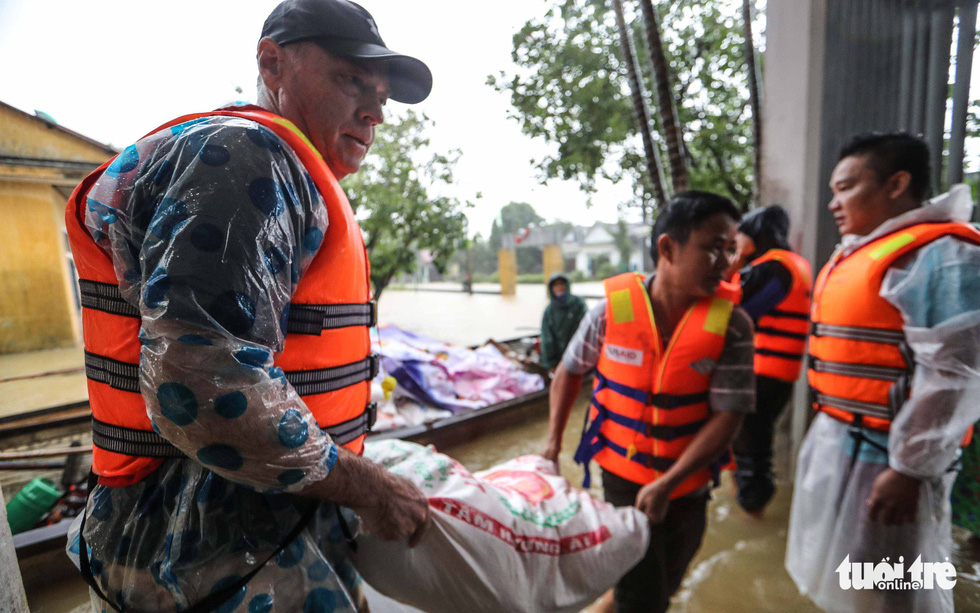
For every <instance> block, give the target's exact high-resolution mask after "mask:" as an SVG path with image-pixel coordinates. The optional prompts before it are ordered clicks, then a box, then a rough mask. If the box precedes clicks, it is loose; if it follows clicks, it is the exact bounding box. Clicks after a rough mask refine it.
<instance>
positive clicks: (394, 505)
mask: <svg viewBox="0 0 980 613" xmlns="http://www.w3.org/2000/svg"><path fill="white" fill-rule="evenodd" d="M302 494H303V495H305V496H310V497H313V498H318V499H320V500H328V501H331V502H335V503H337V504H340V505H343V506H346V507H349V508H351V509H353V510H354V511H355V512H357V514H358V515H359V516H360V517H361V519H362V520H363V521H364V523H365V527H366V528H367V530H368V532H370V533H371V534H373V535H374V536H377V537H378V538H380V539H382V540H393V541H394V540H403V539H408V544H409V546H414V545H415V544H416V543H417V542H418V541H419V539H421V538H422V535H423V534H424V533H425V530H426V529H427V528H428V526H429V521H430V520H429V503H428V500H427V499H426V497H425V495H424V494H423V493H422V492H421V491H420V490H419V489H418V488H417V487H415V485H414V484H413V483H412V482H411V481H409V480H407V479H405V478H403V477H399V476H398V475H395V474H392V473H389V472H387V471H385V470H384V469H383V468H381V467H380V466H378V465H377V464H375V463H373V462H371V461H370V460H366V459H364V458H362V457H359V456H356V455H354V454H353V453H350V452H349V451H346V450H344V449H339V455H338V456H337V463H336V464H334V467H333V468H332V469H331V470H330V474H328V475H327V477H326V478H325V479H323V480H321V481H318V482H316V483H314V484H313V485H311V486H310V487H309V488H307V489H305V490H303V492H302Z"/></svg>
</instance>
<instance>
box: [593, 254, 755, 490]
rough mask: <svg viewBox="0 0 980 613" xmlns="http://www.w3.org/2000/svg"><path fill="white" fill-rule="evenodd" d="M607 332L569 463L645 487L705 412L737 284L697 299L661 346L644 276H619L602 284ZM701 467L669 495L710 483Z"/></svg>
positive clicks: (679, 448)
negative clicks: (582, 425) (585, 415)
mask: <svg viewBox="0 0 980 613" xmlns="http://www.w3.org/2000/svg"><path fill="white" fill-rule="evenodd" d="M604 287H605V292H606V335H605V339H604V341H603V346H602V352H601V354H600V357H599V362H598V366H597V370H598V374H597V376H596V380H595V385H594V389H593V396H592V405H591V408H590V410H589V412H588V418H589V420H590V421H589V423H588V425H587V427H586V428H585V429H584V432H583V435H582V441H581V443H580V445H579V448H578V450H577V451H576V454H575V460H576V461H577V462H579V463H581V464H584V465H585V468H586V471H585V474H586V480H585V486H586V487H588V485H589V483H590V474H589V470H588V464H589V461H590V460H591V459H592V458H593V457H594V458H595V459H596V461H597V462H598V463H599V465H600V466H602V467H603V468H604V469H606V470H608V471H610V472H612V473H615V474H617V475H619V476H620V477H623V478H624V479H628V480H630V481H633V482H634V483H640V484H646V483H649V482H651V481H653V480H655V479H657V478H658V477H659V476H660V475H662V474H663V473H664V472H666V471H667V470H668V469H669V468H670V466H672V465H673V463H674V462H675V461H676V460H677V458H678V457H680V455H681V453H683V451H684V449H685V448H686V447H687V445H688V444H689V443H690V441H691V440H692V438H693V437H694V435H695V434H697V432H698V430H700V428H701V427H702V426H703V425H704V423H705V422H706V421H707V419H708V416H709V413H710V411H709V408H708V390H709V384H710V379H711V372H712V371H713V369H714V364H715V363H716V362H717V360H718V358H719V356H720V355H721V352H722V349H723V348H724V343H725V334H726V332H727V330H728V322H729V319H730V318H731V313H732V309H733V308H734V299H736V298H737V294H738V292H737V288H723V287H722V288H719V290H718V292H717V293H716V294H715V296H713V297H710V298H706V299H703V300H699V301H697V302H696V303H695V304H693V305H692V306H691V307H690V308H689V309H688V311H687V313H685V315H684V317H683V318H682V320H681V321H680V322H679V323H678V325H677V328H676V330H675V331H674V334H673V337H672V338H671V339H670V340H669V343H667V344H666V346H664V343H663V342H662V340H661V339H660V336H659V332H658V331H657V328H656V324H655V323H654V318H653V309H652V307H651V305H650V299H649V296H648V294H647V289H646V287H645V286H644V284H643V277H642V276H640V275H638V274H636V273H626V274H623V275H618V276H616V277H612V278H610V279H606V281H605V282H604ZM711 477H712V471H711V470H710V469H707V468H706V469H704V470H702V471H699V472H698V473H695V474H694V475H691V476H690V477H688V478H687V479H685V480H684V481H683V482H682V483H681V485H680V486H679V487H678V488H677V489H676V490H675V491H674V492H673V493H672V495H671V496H672V497H674V498H676V497H678V496H683V495H685V494H687V493H690V492H692V491H694V490H696V489H698V488H700V487H703V486H705V485H707V484H708V483H709V482H710V481H711Z"/></svg>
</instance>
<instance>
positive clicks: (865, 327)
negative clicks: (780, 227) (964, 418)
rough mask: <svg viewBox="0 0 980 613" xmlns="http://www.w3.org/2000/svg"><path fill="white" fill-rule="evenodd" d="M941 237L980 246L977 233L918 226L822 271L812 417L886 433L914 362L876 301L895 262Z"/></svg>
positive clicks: (888, 310)
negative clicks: (818, 413)
mask: <svg viewBox="0 0 980 613" xmlns="http://www.w3.org/2000/svg"><path fill="white" fill-rule="evenodd" d="M943 236H955V237H957V238H960V239H962V240H966V241H969V242H972V243H975V244H980V232H978V231H977V230H975V229H973V228H972V227H970V226H969V225H967V224H965V223H955V222H949V223H924V224H918V225H914V226H911V227H908V228H904V229H902V230H899V231H897V232H893V233H891V234H888V235H886V236H883V237H881V238H879V239H877V240H874V241H871V242H870V243H868V244H867V245H864V246H862V247H861V248H859V249H857V250H856V251H854V252H853V253H851V254H850V255H848V256H846V257H841V256H838V257H835V258H834V259H832V260H831V261H830V262H829V263H827V265H826V266H824V267H823V270H821V271H820V275H819V276H818V277H817V283H816V287H815V290H814V300H813V310H812V313H811V319H812V321H813V324H812V329H811V334H810V364H809V368H808V370H807V377H808V379H809V383H810V392H811V400H812V404H813V408H814V409H815V410H817V411H823V412H824V413H827V414H828V415H830V416H831V417H833V418H834V419H838V420H840V421H843V422H846V423H854V424H856V425H860V426H864V427H867V428H871V429H874V430H880V431H888V429H889V428H890V427H891V422H892V419H893V418H894V417H895V415H896V414H897V412H898V411H899V410H900V409H901V407H902V405H903V404H904V403H905V401H906V399H907V398H908V394H909V388H910V385H911V381H912V371H913V368H914V366H915V360H914V355H913V353H912V350H911V349H910V348H909V346H908V343H907V342H906V339H905V332H904V331H903V324H904V322H903V320H902V315H901V313H900V312H899V310H898V309H897V308H895V307H894V306H892V304H891V303H889V302H888V301H887V300H885V299H884V298H882V297H881V296H879V295H878V293H879V292H880V290H881V283H882V281H883V280H884V277H885V273H886V272H887V271H888V269H889V267H891V266H892V264H894V263H895V261H896V260H897V259H898V258H900V257H902V256H903V255H905V254H907V253H911V252H912V251H915V250H916V249H919V248H921V247H923V246H924V245H926V244H928V243H930V242H932V241H934V240H936V239H938V238H941V237H943ZM967 437H969V432H968V433H967Z"/></svg>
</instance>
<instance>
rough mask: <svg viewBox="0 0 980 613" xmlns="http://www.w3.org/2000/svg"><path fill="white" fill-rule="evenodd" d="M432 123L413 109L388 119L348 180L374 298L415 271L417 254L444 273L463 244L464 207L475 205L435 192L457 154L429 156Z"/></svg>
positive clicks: (449, 172) (445, 182)
mask: <svg viewBox="0 0 980 613" xmlns="http://www.w3.org/2000/svg"><path fill="white" fill-rule="evenodd" d="M429 123H430V122H429V120H428V118H426V117H425V116H424V115H423V116H421V117H420V116H418V115H416V114H415V113H413V112H411V111H409V112H407V113H406V114H405V116H404V117H401V118H397V117H396V118H393V119H390V120H389V121H388V122H387V123H386V124H384V125H383V126H381V127H380V128H379V129H378V131H377V135H376V137H375V142H374V146H373V147H372V149H371V152H370V153H369V154H368V156H367V158H366V159H365V160H364V163H363V164H362V165H361V170H360V171H359V172H357V173H356V174H353V175H351V176H349V177H347V178H346V179H345V180H344V189H345V191H346V192H347V197H348V198H349V199H350V202H351V206H352V207H353V208H354V211H355V214H356V215H357V219H358V222H360V225H361V230H362V231H363V232H364V240H365V244H366V246H367V250H368V255H369V257H370V259H371V282H372V283H373V285H374V295H375V298H379V297H380V296H381V293H382V292H383V291H384V289H385V287H387V285H388V284H389V283H390V282H391V280H392V279H394V278H395V277H396V276H398V275H399V274H402V273H407V272H412V271H413V270H414V269H415V262H416V254H417V252H418V251H419V250H421V249H428V250H429V251H430V252H431V253H432V255H433V258H434V260H433V264H434V265H435V267H436V269H438V270H439V271H440V272H443V271H445V268H446V265H447V264H448V263H449V259H450V258H451V257H452V255H453V254H454V253H455V252H456V250H457V249H458V248H459V247H461V246H462V245H463V244H464V240H465V224H466V220H465V217H464V215H463V209H465V208H467V207H469V206H472V204H471V203H469V202H466V203H460V202H459V201H458V200H457V199H455V198H448V197H445V196H439V195H434V194H433V193H431V192H436V191H437V190H438V188H439V187H441V186H443V185H449V184H450V183H452V180H453V178H452V169H453V166H454V165H455V164H456V161H457V160H458V159H459V152H458V151H452V152H450V153H449V154H446V155H443V154H438V153H431V152H429V151H428V146H429V139H428V138H426V136H425V135H424V132H425V128H426V126H427V125H429Z"/></svg>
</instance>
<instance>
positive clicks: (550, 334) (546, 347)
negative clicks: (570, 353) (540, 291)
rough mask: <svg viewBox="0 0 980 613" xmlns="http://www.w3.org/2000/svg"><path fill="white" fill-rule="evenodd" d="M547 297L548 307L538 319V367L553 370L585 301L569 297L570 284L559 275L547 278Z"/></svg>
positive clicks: (581, 312)
mask: <svg viewBox="0 0 980 613" xmlns="http://www.w3.org/2000/svg"><path fill="white" fill-rule="evenodd" d="M548 295H549V296H551V304H549V305H548V306H547V307H546V308H545V310H544V316H543V317H542V318H541V365H542V366H544V367H546V368H547V369H548V370H553V369H554V368H555V367H556V366H558V363H559V362H561V356H562V354H563V353H565V347H567V346H568V341H570V340H572V336H574V335H575V331H576V330H578V325H579V323H580V322H581V321H582V318H583V317H585V310H586V309H585V301H584V300H582V299H581V298H579V297H578V296H573V295H572V284H571V282H570V281H569V280H568V277H566V276H565V275H563V274H561V273H558V274H554V275H551V278H550V279H548Z"/></svg>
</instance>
